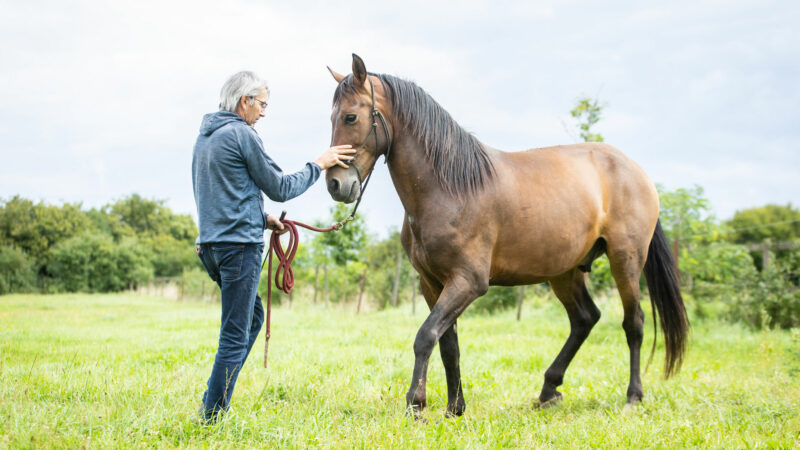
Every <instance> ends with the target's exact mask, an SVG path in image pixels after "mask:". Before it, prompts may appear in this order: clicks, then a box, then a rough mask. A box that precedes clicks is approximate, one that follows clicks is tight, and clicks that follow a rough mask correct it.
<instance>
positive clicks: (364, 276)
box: [356, 267, 367, 314]
mask: <svg viewBox="0 0 800 450" xmlns="http://www.w3.org/2000/svg"><path fill="white" fill-rule="evenodd" d="M366 282H367V268H366V267H364V273H363V274H362V275H361V287H359V288H358V306H356V314H358V313H360V312H361V300H362V299H363V298H364V285H365V284H366Z"/></svg>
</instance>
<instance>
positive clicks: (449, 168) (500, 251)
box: [326, 54, 689, 416]
mask: <svg viewBox="0 0 800 450" xmlns="http://www.w3.org/2000/svg"><path fill="white" fill-rule="evenodd" d="M328 70H329V71H330V72H331V74H332V75H333V77H334V79H335V80H336V82H337V83H338V86H337V88H336V91H335V94H334V98H333V109H332V114H331V122H332V136H331V145H340V144H351V145H352V146H353V147H354V148H358V151H357V153H356V156H355V158H354V159H353V161H351V163H350V165H349V167H348V168H347V169H345V168H342V167H333V168H331V169H329V170H328V171H327V174H326V183H327V188H328V192H329V193H330V195H331V197H332V198H333V199H334V200H336V201H340V202H345V203H351V202H353V201H356V200H360V196H361V194H362V183H363V182H364V181H365V176H367V175H369V174H370V173H371V172H372V169H373V168H374V165H375V163H376V161H377V159H378V157H379V156H380V155H384V156H385V159H386V162H387V164H388V168H389V173H390V175H391V178H392V182H393V183H394V187H395V189H396V190H397V193H398V195H399V197H400V201H401V202H402V204H403V208H404V210H405V215H404V218H403V226H402V231H401V239H402V243H403V248H404V249H405V251H406V253H407V254H408V257H409V259H410V261H411V264H412V265H413V267H414V269H416V271H417V272H419V275H420V284H421V289H422V293H423V295H424V297H425V300H426V302H427V304H428V306H429V307H430V315H429V316H428V317H427V319H425V321H424V323H423V324H422V326H421V327H420V329H419V332H418V333H417V335H416V338H415V340H414V356H415V361H414V371H413V374H412V378H411V386H410V388H409V390H408V393H407V394H406V404H407V407H408V408H409V409H410V411H411V412H412V413H414V414H415V415H418V414H419V412H420V411H421V410H422V409H423V408H425V405H426V394H425V384H426V377H427V369H428V361H429V359H430V356H431V352H432V351H433V347H434V346H435V345H436V343H437V342H438V343H439V350H440V353H441V357H442V362H443V364H444V369H445V376H446V379H447V411H446V415H448V416H449V415H462V414H463V413H464V409H465V406H466V403H465V401H464V395H463V390H462V385H461V373H460V369H459V346H458V335H457V333H456V320H457V319H458V317H459V315H460V314H461V313H462V312H464V310H465V309H466V308H467V306H469V304H470V303H472V301H473V300H475V299H476V298H477V297H480V296H481V295H483V294H484V293H486V291H487V289H488V288H489V286H490V285H502V286H514V285H527V284H533V283H542V282H549V283H550V286H551V288H552V290H553V292H554V293H555V295H556V297H558V299H559V300H560V301H561V303H562V304H563V305H564V308H565V309H566V311H567V315H568V316H569V322H570V333H569V337H568V338H567V341H566V343H565V344H564V346H563V348H562V349H561V351H560V352H559V353H558V356H556V358H555V360H554V361H553V363H552V365H550V367H549V368H548V369H547V371H545V374H544V385H543V386H542V390H541V393H540V394H539V398H538V402H539V405H542V406H546V405H549V404H552V403H555V402H557V401H558V400H560V399H561V398H562V395H561V393H560V392H558V390H557V387H558V386H560V385H561V384H562V382H563V378H564V372H565V371H566V369H567V366H568V365H569V363H570V361H571V360H572V358H573V357H574V356H575V353H576V352H577V351H578V349H579V348H580V346H581V344H582V343H583V341H584V340H585V339H586V337H587V336H588V335H589V332H590V331H591V329H592V327H593V326H594V325H595V323H597V321H598V320H599V319H600V310H599V309H598V308H597V306H595V304H594V302H593V301H592V298H591V297H590V296H589V292H588V291H587V289H586V278H587V274H586V272H589V271H590V269H591V265H592V261H594V259H595V258H597V257H599V256H600V255H602V254H603V253H605V254H607V255H608V260H609V262H610V267H611V274H612V275H613V277H614V281H615V282H616V285H617V289H618V290H619V294H620V297H621V300H622V307H623V310H624V319H623V322H622V328H623V329H624V330H625V335H626V338H627V342H628V347H629V351H630V383H629V384H628V390H627V402H626V405H633V404H636V403H637V402H640V401H641V399H642V396H643V393H642V382H641V378H640V349H641V345H642V337H643V323H644V314H643V312H642V309H641V307H640V305H639V278H640V275H641V273H642V271H643V270H644V274H645V279H646V281H647V286H648V289H649V292H650V301H651V303H652V305H653V321H654V323H655V321H656V319H655V317H656V313H657V314H658V316H659V317H660V320H659V322H660V324H661V329H662V331H663V333H664V337H665V350H666V357H665V363H664V375H665V377H669V376H670V375H672V374H673V373H675V372H677V370H679V368H680V364H681V362H682V359H683V354H684V351H685V349H686V339H687V334H688V331H689V321H688V318H687V315H686V310H685V308H684V304H683V299H682V297H681V293H680V289H679V286H678V278H677V271H676V268H675V264H674V261H673V258H672V254H671V252H670V248H669V244H668V242H667V240H666V238H665V236H664V232H663V231H662V228H661V224H660V222H659V219H658V214H659V198H658V193H657V191H656V188H655V186H654V185H653V182H652V181H651V180H650V179H649V178H648V176H647V175H646V174H645V172H644V171H643V170H642V169H641V168H640V167H639V166H638V165H637V164H636V163H635V162H633V161H632V160H631V159H630V158H628V157H627V156H625V155H624V154H623V153H622V152H620V151H619V150H617V149H616V148H614V147H612V146H610V145H607V144H604V143H582V144H575V145H563V146H556V147H546V148H538V149H532V150H527V151H522V152H514V153H510V152H504V151H500V150H498V149H495V148H492V147H489V146H488V145H486V144H483V143H482V142H480V141H479V140H478V139H477V138H475V137H474V136H473V135H471V134H470V133H468V132H467V131H465V130H464V129H463V128H462V127H461V126H459V125H458V124H457V123H456V122H455V121H454V120H453V119H452V118H451V116H450V115H449V114H448V113H447V111H445V110H444V109H443V108H442V107H441V106H440V105H439V104H438V103H436V101H434V100H433V98H431V96H430V95H428V94H427V93H426V92H425V91H424V90H422V89H421V88H420V87H418V86H417V85H416V84H414V83H412V82H410V81H405V80H402V79H399V78H397V77H394V76H391V75H386V74H374V73H368V72H367V70H366V68H365V65H364V61H363V60H362V59H361V58H359V57H358V56H357V55H355V54H354V55H353V64H352V72H353V73H352V74H349V75H347V76H344V75H341V74H339V73H336V72H335V71H333V70H331V69H330V68H328ZM378 119H380V120H378ZM653 345H654V349H655V342H654V344H653Z"/></svg>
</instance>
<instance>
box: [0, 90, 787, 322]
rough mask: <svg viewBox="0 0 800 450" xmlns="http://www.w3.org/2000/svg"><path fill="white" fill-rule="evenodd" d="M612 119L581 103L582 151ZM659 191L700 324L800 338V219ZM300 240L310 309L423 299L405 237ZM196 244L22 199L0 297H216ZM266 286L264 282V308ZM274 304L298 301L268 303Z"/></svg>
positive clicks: (505, 298)
mask: <svg viewBox="0 0 800 450" xmlns="http://www.w3.org/2000/svg"><path fill="white" fill-rule="evenodd" d="M605 107H606V105H605V104H602V103H601V102H600V101H598V100H597V99H592V98H590V97H588V96H584V97H581V98H579V99H578V100H577V102H576V106H575V108H573V109H572V110H571V111H570V114H571V116H572V117H573V119H575V121H576V128H577V130H578V132H579V136H580V139H581V140H583V141H587V142H599V141H603V140H604V138H603V135H602V134H600V133H598V132H596V131H595V130H594V129H593V127H594V126H595V125H596V124H597V123H598V122H599V121H600V120H601V118H602V114H603V111H604V108H605ZM657 187H658V191H659V195H660V199H661V213H660V220H661V223H662V226H663V228H664V231H665V234H666V235H667V237H668V239H669V240H670V242H672V243H673V250H674V254H675V257H676V259H677V261H678V265H679V270H680V278H681V283H682V285H683V291H684V293H685V294H686V297H687V303H688V305H689V307H690V308H692V309H693V311H694V314H695V315H697V316H701V317H702V316H709V315H714V316H722V317H725V318H729V319H731V320H736V321H742V322H745V323H748V324H750V325H752V326H755V327H761V326H769V327H783V328H788V327H794V326H800V289H798V285H800V244H798V242H800V211H798V210H797V209H796V208H794V207H793V206H792V205H791V204H789V205H785V206H784V205H765V206H762V207H758V208H750V209H746V210H742V211H737V212H736V213H735V214H734V216H733V217H732V218H731V219H729V220H722V221H721V220H718V219H717V218H716V217H715V215H714V214H713V209H712V208H711V204H710V202H709V201H708V199H707V198H706V197H705V194H704V191H703V189H702V188H701V187H700V186H694V187H692V188H679V189H675V190H668V189H666V188H665V187H663V186H657ZM348 212H349V211H348V210H347V207H346V206H345V205H342V204H337V205H335V206H333V207H331V208H330V210H329V214H328V217H327V218H326V219H325V220H323V221H320V222H318V223H316V224H315V225H317V226H320V227H324V226H329V225H330V224H332V223H335V222H337V221H339V220H341V219H343V218H344V217H346V216H347V214H348ZM301 233H302V239H301V240H302V243H301V245H300V247H299V249H298V253H297V256H296V258H295V261H294V265H293V268H294V272H295V279H296V282H297V286H296V289H297V291H298V292H300V293H302V294H303V295H304V296H308V297H309V298H310V299H311V301H313V302H329V303H349V302H354V303H356V305H357V309H360V308H361V304H362V302H369V303H370V304H372V305H375V306H377V307H378V308H385V307H392V306H397V305H398V304H400V303H401V302H407V301H410V300H412V299H418V298H420V295H419V292H418V290H419V287H418V285H419V283H418V278H417V275H416V273H415V272H414V270H413V268H412V267H411V265H410V263H409V261H408V259H407V257H406V255H405V252H404V251H403V249H402V246H401V243H400V237H399V232H398V230H396V229H392V230H388V233H387V235H386V236H385V237H383V238H379V237H378V236H376V235H374V234H371V233H368V232H367V229H366V226H365V224H364V222H363V219H361V218H360V217H359V218H356V219H355V220H354V221H352V222H350V223H348V224H347V226H346V227H344V229H343V230H341V231H339V232H333V233H319V234H318V233H311V232H306V231H304V230H301ZM196 237H197V226H196V225H195V223H194V221H193V220H192V218H191V217H190V216H189V215H186V214H175V213H173V212H172V211H171V210H170V209H169V208H168V207H166V206H165V202H164V201H163V200H155V199H145V198H142V197H141V196H139V195H137V194H133V195H130V196H128V197H125V198H123V199H120V200H117V201H115V202H113V203H110V204H108V205H106V206H104V207H101V208H93V209H89V210H84V209H83V208H82V206H81V204H80V203H65V204H63V205H60V206H56V205H48V204H45V203H43V202H38V203H34V202H33V201H31V200H27V199H24V198H21V197H19V196H15V197H12V198H10V199H4V200H0V294H5V293H10V292H43V293H51V292H115V291H121V290H125V289H137V288H138V287H141V286H143V285H146V284H148V283H151V282H152V281H153V280H158V279H165V278H168V279H172V280H174V279H178V280H179V284H180V289H181V293H187V294H188V295H190V296H201V297H204V296H206V294H207V293H213V291H214V289H216V288H215V286H214V285H213V284H212V283H211V282H210V280H208V276H207V275H206V274H205V270H204V269H203V268H202V265H201V264H200V262H199V259H198V258H197V257H196V255H195V252H194V241H195V238H196ZM754 244H758V247H754ZM267 276H268V275H267V273H266V271H264V272H262V282H261V285H260V287H259V290H260V292H261V295H262V296H264V295H265V294H266V290H267V283H268V282H269V280H267ZM589 281H590V284H591V286H592V290H593V292H595V293H602V292H610V291H612V290H613V289H614V282H613V278H612V277H611V273H610V269H609V265H608V260H607V258H606V257H604V256H603V257H601V258H599V259H598V260H596V261H595V263H594V264H593V266H592V272H591V274H590V276H589ZM546 289H547V288H546V286H545V287H537V288H536V290H538V292H540V293H541V292H543V291H546ZM536 290H534V292H535V291H536ZM643 292H645V291H644V290H643ZM528 294H530V291H528ZM212 296H213V294H212ZM525 297H526V295H525V290H524V288H522V287H518V288H508V287H497V286H493V287H491V288H490V289H489V291H488V292H487V294H486V295H484V296H483V297H482V298H480V299H478V300H477V301H476V302H475V303H474V304H473V305H472V306H471V307H470V311H472V312H493V311H497V310H502V309H506V308H512V307H514V305H516V306H517V308H518V311H519V308H520V307H521V304H522V301H523V300H524V298H525ZM273 299H274V301H275V302H278V303H279V302H282V301H292V296H291V295H290V296H287V295H285V294H282V293H278V292H275V291H273ZM518 315H519V312H518Z"/></svg>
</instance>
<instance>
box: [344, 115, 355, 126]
mask: <svg viewBox="0 0 800 450" xmlns="http://www.w3.org/2000/svg"><path fill="white" fill-rule="evenodd" d="M357 118H358V116H356V115H355V114H348V115H346V116H344V123H346V124H348V125H350V124H353V123H356V119H357Z"/></svg>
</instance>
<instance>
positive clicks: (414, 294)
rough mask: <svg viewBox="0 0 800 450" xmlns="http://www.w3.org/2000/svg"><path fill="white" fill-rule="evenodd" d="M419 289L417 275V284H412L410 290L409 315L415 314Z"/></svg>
mask: <svg viewBox="0 0 800 450" xmlns="http://www.w3.org/2000/svg"><path fill="white" fill-rule="evenodd" d="M419 289H420V286H419V275H417V282H416V284H414V287H413V289H411V315H412V316H413V315H414V314H416V313H417V291H418V290H419Z"/></svg>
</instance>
